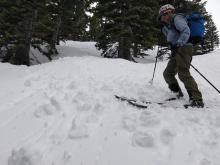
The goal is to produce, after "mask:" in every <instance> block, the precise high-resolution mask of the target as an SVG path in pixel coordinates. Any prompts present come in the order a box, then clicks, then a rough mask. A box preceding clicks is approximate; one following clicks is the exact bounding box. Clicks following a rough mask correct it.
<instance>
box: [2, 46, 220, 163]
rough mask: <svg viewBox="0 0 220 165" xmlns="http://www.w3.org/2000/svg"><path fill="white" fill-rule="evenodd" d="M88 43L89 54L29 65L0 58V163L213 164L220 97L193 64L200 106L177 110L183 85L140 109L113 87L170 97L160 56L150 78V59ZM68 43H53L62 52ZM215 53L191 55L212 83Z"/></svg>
mask: <svg viewBox="0 0 220 165" xmlns="http://www.w3.org/2000/svg"><path fill="white" fill-rule="evenodd" d="M78 44H79V46H80V47H83V46H84V45H83V43H81V44H80V43H78ZM87 44H88V43H87ZM92 45H93V43H92V44H91V45H90V46H89V44H88V45H87V46H88V47H87V46H85V47H87V48H88V50H87V51H88V56H81V54H80V52H78V53H79V54H78V56H75V55H76V54H75V53H74V52H72V54H73V57H65V58H60V59H59V60H56V61H53V62H50V63H46V64H41V65H35V66H32V67H25V66H12V65H9V64H3V63H0V75H1V81H0V84H1V85H0V164H1V165H135V164H137V165H146V164H148V165H177V164H178V165H219V164H220V163H219V162H220V112H219V109H220V97H219V94H218V93H217V92H216V91H215V90H214V89H213V88H212V87H211V86H210V85H209V84H208V83H207V82H206V81H205V80H203V79H202V78H201V77H200V76H199V75H198V74H197V73H196V72H195V71H194V70H192V74H193V76H194V77H195V79H196V80H197V82H198V85H199V87H200V89H201V91H202V93H203V95H204V102H205V103H206V108H205V109H187V110H185V109H183V108H182V105H183V104H184V103H187V101H188V97H187V94H186V91H185V90H184V94H185V97H184V99H183V100H180V101H173V102H169V103H167V104H166V105H164V106H160V105H157V104H152V105H149V108H148V109H145V110H140V109H137V108H135V107H132V106H130V105H128V104H126V103H124V102H119V101H118V100H116V99H115V98H114V94H118V95H125V96H128V97H134V98H139V99H141V100H148V101H153V102H154V101H155V102H157V101H161V100H164V99H166V98H168V97H170V96H172V93H170V92H169V90H168V89H167V86H166V84H165V82H164V80H163V77H162V72H163V70H164V68H165V66H166V61H165V62H159V63H158V67H157V70H156V77H155V80H154V83H153V85H150V84H149V83H148V82H149V80H151V78H152V72H153V67H154V64H153V63H151V64H137V63H131V62H128V61H125V60H122V59H103V58H100V57H95V56H90V54H89V52H93V53H94V52H95V49H94V47H93V46H92ZM90 48H91V49H92V50H90ZM74 49H75V48H74V47H73V46H71V45H69V46H68V45H63V46H61V47H60V51H63V52H65V51H66V52H69V53H70V54H69V55H66V56H71V51H70V50H72V51H74ZM85 50H86V49H85ZM97 53H98V52H97ZM219 54H220V51H219V50H218V51H215V52H213V53H210V54H207V55H205V56H197V57H195V58H194V60H193V65H194V66H195V67H197V68H198V69H199V70H200V71H201V72H202V73H203V74H204V75H205V76H206V77H207V78H208V79H209V80H210V81H211V82H213V83H214V84H215V85H216V86H217V87H218V88H220V78H219V74H220V65H219V63H220V58H219ZM63 55H64V56H65V54H63ZM181 86H182V87H183V85H182V84H181ZM183 89H184V88H183Z"/></svg>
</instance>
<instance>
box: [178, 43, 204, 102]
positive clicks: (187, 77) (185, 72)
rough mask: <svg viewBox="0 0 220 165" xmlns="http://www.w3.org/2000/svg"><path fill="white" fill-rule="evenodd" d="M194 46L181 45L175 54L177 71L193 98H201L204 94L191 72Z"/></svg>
mask: <svg viewBox="0 0 220 165" xmlns="http://www.w3.org/2000/svg"><path fill="white" fill-rule="evenodd" d="M192 54H193V48H192V46H185V47H180V48H179V49H178V51H177V53H176V55H175V59H176V62H177V72H178V76H179V79H180V80H181V81H182V82H183V83H184V85H185V88H186V90H187V92H188V94H189V97H190V99H192V100H201V101H202V94H201V92H200V91H199V89H198V85H197V83H196V81H195V80H194V78H193V77H192V76H191V74H190V71H189V70H190V63H191V60H192Z"/></svg>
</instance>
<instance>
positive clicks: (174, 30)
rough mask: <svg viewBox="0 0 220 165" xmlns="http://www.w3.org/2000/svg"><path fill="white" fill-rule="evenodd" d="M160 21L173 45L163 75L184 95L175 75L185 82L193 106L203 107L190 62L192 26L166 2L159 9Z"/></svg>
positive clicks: (172, 86) (170, 87)
mask: <svg viewBox="0 0 220 165" xmlns="http://www.w3.org/2000/svg"><path fill="white" fill-rule="evenodd" d="M158 21H160V23H161V24H162V25H163V26H162V32H163V34H164V35H165V36H166V39H167V42H168V43H169V44H170V47H171V54H172V55H171V58H170V60H169V62H168V64H167V67H166V69H165V70H164V73H163V76H164V79H165V81H166V83H167V84H168V87H169V89H170V90H171V91H172V92H174V93H176V94H177V97H183V93H182V91H181V88H180V86H179V84H178V81H177V79H176V78H175V75H176V74H178V77H179V79H180V80H181V81H182V82H183V84H184V86H185V88H186V90H187V93H188V95H189V101H190V105H191V106H192V107H198V108H203V107H204V103H203V99H202V94H201V92H200V91H199V89H198V85H197V83H196V82H195V80H194V78H193V77H192V75H191V74H190V64H191V61H192V55H193V44H192V43H190V41H189V38H190V28H189V26H188V24H187V20H186V19H185V17H184V16H183V15H181V14H175V8H174V7H173V6H172V5H170V4H166V5H164V6H162V7H161V8H160V9H159V15H158Z"/></svg>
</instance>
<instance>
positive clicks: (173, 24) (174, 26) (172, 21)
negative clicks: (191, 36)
mask: <svg viewBox="0 0 220 165" xmlns="http://www.w3.org/2000/svg"><path fill="white" fill-rule="evenodd" d="M178 15H179V16H182V17H184V18H185V19H186V16H185V15H184V14H183V13H176V14H174V15H173V17H172V19H171V24H170V25H171V27H173V28H174V29H175V30H176V31H177V32H178V33H180V31H179V30H178V29H177V28H176V25H175V23H174V19H175V17H176V16H178ZM186 21H187V20H186Z"/></svg>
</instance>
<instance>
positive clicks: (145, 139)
mask: <svg viewBox="0 0 220 165" xmlns="http://www.w3.org/2000/svg"><path fill="white" fill-rule="evenodd" d="M133 145H134V146H139V147H145V148H152V147H154V146H155V144H154V138H153V136H152V135H151V134H149V133H147V132H136V133H134V135H133Z"/></svg>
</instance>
